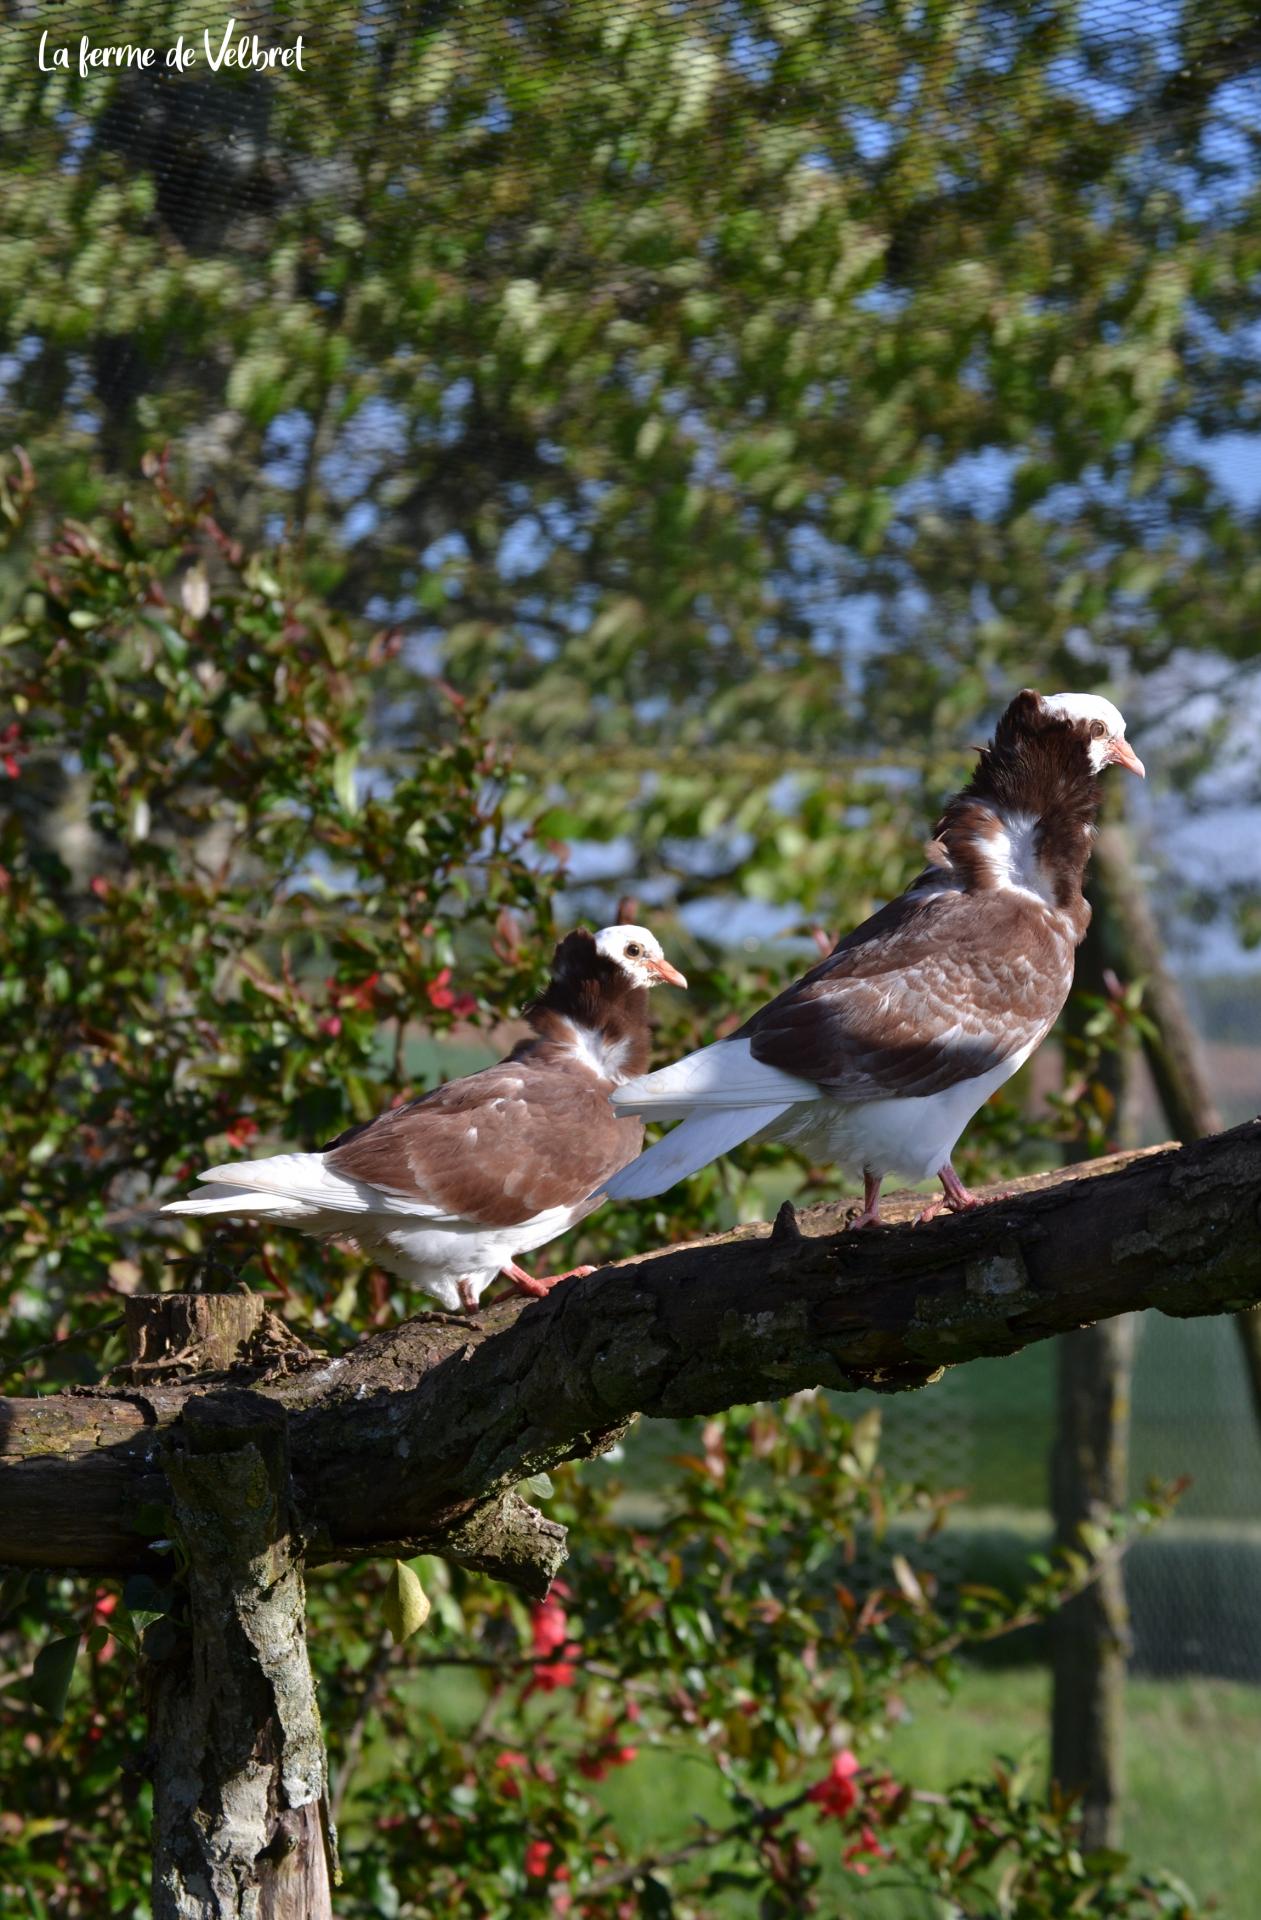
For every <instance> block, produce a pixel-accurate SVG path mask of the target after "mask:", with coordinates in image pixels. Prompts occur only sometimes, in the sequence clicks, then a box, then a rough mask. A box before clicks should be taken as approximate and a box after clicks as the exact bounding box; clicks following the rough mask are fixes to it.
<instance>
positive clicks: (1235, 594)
mask: <svg viewBox="0 0 1261 1920" xmlns="http://www.w3.org/2000/svg"><path fill="white" fill-rule="evenodd" d="M259 14H260V18H261V20H262V22H263V31H264V34H266V33H267V32H271V33H272V35H273V36H274V37H277V38H281V39H283V38H284V37H285V35H286V33H291V32H292V29H293V26H294V24H295V23H294V22H293V21H292V20H291V18H290V16H289V13H288V11H287V10H286V9H285V8H283V7H280V6H276V7H274V8H270V9H269V8H263V9H260V10H259ZM208 17H209V16H208V14H207V10H206V9H205V8H204V7H200V6H197V5H174V4H167V5H162V6H157V7H155V6H153V5H152V4H149V3H148V0H146V4H144V5H143V6H141V5H139V4H138V3H135V4H131V5H122V6H120V7H118V8H116V9H114V10H113V12H112V15H111V33H113V34H114V35H115V36H116V37H118V38H124V37H132V38H137V39H141V40H145V41H146V42H149V43H154V44H162V43H163V42H164V40H166V39H173V38H174V34H175V32H176V31H177V30H178V29H181V28H183V29H191V30H192V31H193V32H195V31H196V29H197V27H198V26H199V25H200V24H201V23H202V21H203V18H208ZM303 24H304V26H306V27H307V30H308V44H309V47H310V58H309V60H308V63H307V68H306V71H305V72H304V73H303V74H302V75H301V76H297V75H294V74H290V75H288V76H286V77H285V79H284V80H283V81H281V82H279V83H275V84H273V83H271V82H268V81H265V80H263V79H262V78H260V77H259V76H257V75H235V76H234V75H230V74H229V73H227V72H226V71H224V72H220V73H217V74H213V75H212V74H210V73H209V72H207V71H206V70H205V68H204V63H203V66H202V67H201V68H199V69H195V70H194V71H193V73H191V74H189V75H186V76H183V77H181V78H180V79H178V80H173V79H172V78H171V77H170V76H169V75H165V74H158V75H143V74H138V75H126V76H118V75H106V74H101V73H96V74H94V75H92V76H91V77H90V78H89V79H88V80H87V81H83V82H81V81H79V80H78V79H77V78H76V77H74V76H69V77H67V76H65V75H62V74H59V73H58V74H52V75H48V74H41V73H39V72H38V70H37V68H36V65H35V61H34V50H35V37H36V33H37V23H36V22H34V21H32V22H31V23H29V24H28V25H18V26H16V27H15V28H14V29H13V31H12V32H11V35H10V39H9V44H8V45H7V47H6V53H5V59H6V61H7V62H8V64H9V80H10V84H9V86H8V89H7V92H6V98H5V104H4V108H3V117H2V120H0V127H2V130H3V137H4V142H5V149H4V150H5V155H6V158H5V162H4V165H5V180H4V184H5V193H4V197H3V208H4V211H3V213H2V214H0V222H2V223H3V233H4V242H5V244H4V247H3V250H2V253H0V338H3V339H5V340H6V341H7V344H8V358H7V360H6V361H5V362H4V363H3V364H4V366H5V369H6V383H5V389H4V393H3V398H2V399H0V422H2V423H3V424H4V425H5V426H6V427H7V428H8V430H9V432H10V434H11V437H13V438H18V439H22V440H23V441H24V442H25V443H26V444H27V446H28V447H29V448H30V450H31V452H32V454H33V456H34V457H35V458H36V459H37V461H38V464H39V466H40V470H41V473H43V474H45V475H46V477H47V479H48V482H49V485H50V489H51V491H50V495H49V498H50V502H60V503H61V504H64V505H67V506H69V507H71V508H72V509H75V510H78V509H80V508H82V507H85V506H86V505H88V504H90V503H92V502H100V503H108V502H110V501H114V500H117V499H118V498H119V497H120V495H122V494H124V493H125V492H126V491H127V489H128V488H130V486H131V485H132V484H133V478H134V474H135V471H136V467H137V463H138V461H139V458H140V455H141V453H142V451H143V450H144V449H146V448H152V447H154V446H156V445H159V444H162V443H166V442H169V443H170V444H171V446H172V448H173V450H174V456H175V458H176V459H177V461H178V463H179V465H180V467H181V468H183V469H185V470H186V471H187V472H188V473H189V474H190V475H191V476H192V477H193V479H194V480H195V481H196V480H200V479H201V478H204V477H207V476H211V477H213V478H214V479H215V480H216V482H217V483H218V484H219V485H220V487H221V489H222V491H223V493H224V495H225V497H226V499H227V501H228V502H229V507H228V509H227V511H228V517H229V525H230V530H231V531H232V532H233V533H234V534H236V535H239V536H243V537H255V536H256V535H258V534H259V533H260V532H261V531H263V530H264V529H267V528H272V527H274V526H276V525H278V524H280V523H281V522H283V523H284V524H286V525H287V526H288V527H289V529H290V530H291V532H292V533H293V534H294V535H295V536H296V537H298V538H299V540H300V545H301V553H302V556H303V566H304V571H305V577H306V578H307V579H308V581H310V582H311V583H312V584H313V585H315V586H316V587H317V588H318V589H319V590H320V591H321V592H324V593H327V594H328V595H329V596H331V598H332V599H333V601H334V603H335V604H336V605H338V606H339V607H341V608H344V609H347V610H350V611H353V612H356V613H359V612H362V611H364V610H365V609H368V610H369V611H370V612H372V613H373V615H374V617H375V615H376V614H377V613H379V612H381V611H384V612H387V613H388V615H389V617H391V618H394V619H398V620H400V621H402V622H403V623H404V625H405V629H406V631H407V634H408V639H409V645H408V647H407V649H406V651H405V654H404V656H403V659H402V661H400V663H399V666H398V672H397V673H396V675H395V679H394V690H395V694H396V695H397V693H398V691H399V687H400V681H401V679H402V677H403V673H404V668H405V666H411V667H414V666H416V665H417V664H422V665H423V664H426V663H428V664H433V663H435V662H438V661H441V662H442V664H443V670H444V671H445V672H446V673H447V674H448V675H449V676H451V677H452V678H453V679H454V680H455V681H456V683H457V684H458V685H460V686H462V687H470V686H486V687H490V688H493V690H494V695H495V700H496V703H497V706H498V709H499V712H500V714H501V716H502V718H503V719H504V720H505V721H507V722H508V723H509V724H510V725H511V727H512V730H513V732H514V734H515V735H516V736H517V737H518V738H519V740H520V742H521V745H522V748H523V750H524V751H525V752H526V753H527V754H528V755H530V756H532V759H531V761H530V762H529V764H531V765H532V766H533V767H534V768H535V769H536V770H537V771H538V772H539V773H540V775H542V774H543V773H546V775H547V778H548V780H549V781H550V782H551V783H553V788H554V793H555V797H556V800H557V803H558V804H557V809H556V815H555V821H554V824H555V827H556V830H557V831H558V832H562V833H564V834H567V835H578V834H581V835H582V836H583V837H584V838H593V837H594V838H599V839H606V840H612V839H614V838H615V837H616V836H618V835H620V834H621V833H622V832H623V831H624V830H626V829H627V828H630V829H632V830H633V833H632V838H633V844H634V846H635V848H636V857H635V863H634V864H635V878H636V882H637V884H638V883H640V882H647V883H649V884H650V885H651V883H653V882H656V883H658V884H659V885H663V886H667V887H668V888H669V889H670V890H671V891H673V892H674V893H676V894H678V895H679V896H681V897H684V898H686V897H690V896H693V895H695V894H696V893H698V892H704V891H707V890H712V889H713V888H714V887H715V886H722V887H724V888H729V887H730V886H731V885H732V884H733V881H734V884H736V885H737V886H738V887H739V888H740V889H741V890H742V891H744V892H745V893H747V894H750V895H753V896H754V897H758V898H764V899H767V898H769V899H773V900H777V901H781V902H792V903H799V902H804V903H806V904H807V905H808V906H811V908H813V906H814V904H815V903H818V905H819V906H820V907H821V908H823V909H825V910H826V911H827V913H828V915H829V917H832V916H834V915H835V914H845V915H849V914H852V913H853V912H856V911H857V910H858V909H859V908H860V907H861V906H862V905H864V904H866V902H867V901H868V900H869V899H870V898H872V897H874V896H876V895H879V894H881V893H885V892H887V891H888V890H889V888H890V886H891V885H892V884H893V883H894V882H895V881H896V879H897V878H898V877H900V875H901V874H902V873H903V872H904V870H905V866H904V863H905V859H906V857H907V856H906V853H905V851H904V849H905V844H906V843H905V839H904V837H903V836H904V833H905V823H906V822H907V820H908V819H909V818H910V817H911V813H913V815H914V817H915V819H916V820H917V821H918V819H919V818H920V817H921V816H922V811H923V807H922V797H921V794H920V793H919V792H918V791H917V790H916V788H915V786H914V784H913V785H912V787H911V789H910V790H909V791H908V790H907V789H905V788H899V787H897V786H896V785H894V786H893V787H892V788H891V786H890V783H889V779H888V777H887V773H886V775H885V777H877V776H879V774H880V770H879V769H875V770H874V771H873V770H871V769H870V768H869V769H868V770H867V771H866V772H864V770H863V769H862V767H856V766H855V765H854V764H853V760H854V757H855V756H857V757H858V758H859V759H860V760H862V761H867V760H869V759H870V756H871V750H872V742H873V741H875V740H878V741H879V742H880V746H881V750H882V751H885V752H889V753H893V754H895V755H896V756H897V758H898V763H899V765H900V766H901V767H903V768H906V767H908V766H909V767H910V769H911V771H912V772H913V773H921V774H922V776H923V779H924V781H925V782H926V783H927V785H928V787H929V788H930V789H931V790H933V791H936V790H938V789H939V788H940V787H941V786H942V785H943V784H944V783H945V774H944V770H943V768H942V765H941V763H940V761H939V759H938V758H937V753H938V747H939V743H942V742H949V741H954V740H961V739H963V738H964V737H966V736H965V731H964V730H965V729H966V728H968V727H970V726H975V725H976V724H977V719H978V715H980V714H982V713H984V712H985V711H986V709H987V708H988V707H989V705H990V704H991V702H992V700H993V698H994V696H995V692H996V689H998V688H1002V689H1006V688H1009V687H1010V686H1011V684H1012V683H1013V682H1020V681H1023V680H1031V679H1032V680H1042V681H1044V682H1046V681H1055V682H1058V683H1074V682H1076V683H1083V682H1094V681H1098V680H1100V679H1113V680H1120V681H1124V682H1125V683H1126V690H1127V692H1128V693H1131V694H1137V691H1138V688H1139V685H1140V683H1142V682H1144V681H1146V682H1148V683H1150V686H1149V692H1148V693H1147V694H1146V695H1145V696H1144V699H1143V703H1142V704H1144V705H1146V706H1147V708H1148V710H1149V712H1150V713H1151V715H1152V717H1153V718H1154V717H1156V708H1157V695H1158V694H1159V698H1160V702H1161V704H1162V707H1163V705H1164V704H1165V703H1168V704H1170V705H1172V706H1174V707H1175V708H1176V706H1177V697H1176V696H1177V693H1178V691H1179V690H1181V689H1185V688H1186V687H1187V686H1188V685H1190V684H1191V683H1192V682H1194V683H1195V684H1197V685H1198V684H1203V683H1207V684H1210V685H1211V684H1214V682H1215V678H1216V680H1217V681H1218V683H1220V680H1221V679H1222V678H1223V677H1228V679H1229V684H1230V685H1231V688H1232V694H1233V695H1234V696H1235V697H1236V702H1237V701H1238V697H1239V695H1240V693H1241V684H1240V683H1241V677H1242V676H1243V675H1244V674H1245V673H1246V674H1248V675H1251V674H1254V673H1255V671H1256V667H1257V649H1256V643H1255V633H1256V628H1257V617H1258V611H1259V606H1261V575H1259V574H1258V571H1257V569H1256V566H1255V562H1254V556H1253V540H1252V535H1251V531H1250V527H1249V524H1248V516H1247V515H1246V514H1244V513H1242V512H1241V511H1239V510H1237V509H1236V508H1234V507H1233V506H1232V504H1231V502H1230V500H1229V499H1228V497H1227V496H1226V495H1225V494H1224V493H1223V492H1222V490H1221V488H1220V486H1219V485H1218V484H1217V482H1216V480H1215V478H1214V474H1215V471H1216V469H1215V466H1214V463H1213V461H1212V459H1211V457H1210V451H1209V450H1210V449H1211V444H1212V441H1213V439H1214V437H1215V436H1217V435H1219V434H1221V433H1222V432H1226V431H1229V432H1231V433H1236V434H1238V433H1247V432H1250V431H1252V430H1254V429H1255V428H1256V426H1257V424H1258V421H1257V408H1258V404H1259V403H1258V394H1261V380H1259V379H1258V372H1259V371H1261V363H1259V358H1258V357H1259V356H1261V345H1259V344H1258V336H1257V334H1256V331H1255V329H1254V328H1253V326H1252V321H1253V319H1254V308H1253V303H1252V301H1251V297H1250V295H1249V293H1248V292H1247V289H1248V288H1249V287H1250V286H1251V284H1252V283H1253V281H1254V278H1255V275H1256V272H1257V269H1258V266H1259V265H1261V239H1259V238H1258V235H1259V234H1261V222H1259V221H1258V219H1257V217H1256V216H1257V197H1258V176H1257V170H1256V166H1255V151H1256V139H1257V130H1256V124H1255V120H1254V119H1253V118H1251V117H1250V115H1249V113H1248V111H1247V101H1246V99H1244V98H1243V97H1242V95H1241V91H1240V89H1241V87H1242V85H1243V81H1242V79H1241V76H1243V75H1246V73H1247V71H1248V60H1249V57H1250V48H1251V46H1252V44H1253V38H1254V26H1253V23H1252V22H1251V13H1250V10H1249V9H1247V8H1245V7H1242V6H1239V5H1231V4H1229V3H1228V0H1213V4H1209V5H1205V6H1202V7H1197V8H1194V9H1187V10H1184V11H1183V12H1182V13H1181V14H1168V15H1165V14H1158V15H1152V16H1150V17H1149V16H1146V15H1145V16H1144V17H1143V18H1142V19H1141V20H1138V19H1133V20H1130V19H1129V17H1128V16H1127V24H1126V27H1125V30H1124V31H1122V30H1121V25H1120V16H1118V17H1117V18H1116V19H1113V18H1112V16H1110V15H1100V14H1099V13H1098V12H1097V10H1091V9H1085V10H1082V9H1079V8H1078V7H1077V6H1076V5H1072V4H1064V3H1062V0H1057V3H1056V4H1052V5H1049V6H1046V7H1039V8H1038V9H1036V10H1030V9H1029V8H1027V7H1023V6H1015V5H1008V4H986V3H981V0H978V4H976V5H973V6H969V7H966V8H964V9H962V10H960V9H959V8H958V7H929V8H927V9H926V10H924V11H923V12H922V13H916V14H910V13H908V12H907V10H906V9H905V8H904V7H902V6H900V5H894V4H889V5H884V4H880V5H870V6H863V7H861V8H855V7H853V6H851V5H850V4H848V0H774V3H772V0H731V4H729V5H725V6H723V7H721V8H713V7H709V6H700V5H698V6H695V7H688V6H683V7H678V8H674V7H671V8H665V7H663V6H662V5H660V4H658V0H592V4H588V5H584V6H582V7H580V8H560V7H556V6H553V5H551V4H548V0H527V4H525V5H523V6H519V7H513V8H512V9H499V8H496V7H487V6H483V7H479V8H476V9H468V8H461V7H447V6H435V5H431V4H430V5H404V4H397V5H393V6H389V7H382V8H373V9H371V10H370V11H369V12H366V13H364V12H361V10H359V9H355V8H341V7H333V6H328V7H318V6H317V7H315V8H314V9H308V10H307V12H306V13H305V14H304V16H303ZM229 136H230V137H229ZM413 684H414V682H413V681H412V680H411V679H410V678H409V679H408V685H409V686H411V685H413ZM408 710H409V709H408V702H407V700H404V701H403V703H402V704H401V705H400V704H397V703H396V704H395V705H394V706H393V707H392V708H391V713H392V717H393V720H394V723H395V725H396V726H398V727H401V728H403V729H405V728H406V726H407V714H408ZM1139 717H1140V718H1141V715H1140V716H1139ZM1229 718H1230V716H1229V714H1227V713H1225V712H1223V711H1221V710H1219V712H1218V717H1217V720H1216V721H1214V722H1213V723H1212V724H1211V725H1210V726H1208V727H1207V728H1206V726H1205V723H1204V719H1203V714H1202V712H1198V711H1197V713H1196V715H1195V724H1194V732H1193V735H1192V736H1191V737H1190V738H1189V739H1188V740H1187V741H1185V742H1184V743H1183V745H1184V749H1185V751H1184V753H1183V755H1182V758H1181V760H1180V762H1179V764H1180V765H1181V767H1182V771H1183V772H1184V774H1185V776H1186V777H1187V778H1188V779H1190V778H1192V777H1193V776H1194V775H1195V774H1197V773H1198V772H1200V771H1202V769H1203V767H1204V765H1205V764H1206V758H1207V756H1209V755H1210V754H1212V753H1216V754H1217V756H1218V757H1219V759H1220V756H1221V754H1222V752H1223V751H1224V743H1223V741H1222V739H1221V738H1219V733H1220V732H1221V731H1224V730H1228V722H1229ZM1169 726H1170V727H1171V726H1172V722H1170V723H1169ZM1167 730H1168V729H1167ZM1174 730H1175V731H1176V729H1174ZM928 740H931V741H932V742H933V743H934V744H933V746H932V747H931V748H927V747H926V745H925V742H926V741H928ZM593 749H598V762H597V761H594V760H593V758H592V752H593ZM1176 757H1177V756H1175V754H1174V752H1173V743H1172V741H1166V743H1165V751H1164V754H1163V757H1162V758H1163V765H1164V769H1165V772H1166V775H1168V774H1169V772H1170V770H1171V768H1172V766H1173V763H1174V760H1175V758H1176ZM597 768H598V777H596V775H597ZM786 774H792V775H793V776H794V777H793V779H792V781H791V782H790V783H788V784H786V783H785V779H784V776H785V775H786ZM1253 775H1254V777H1255V769H1253ZM649 776H651V777H649ZM789 798H791V801H792V808H791V814H792V817H791V818H786V817H785V811H784V803H785V801H786V800H787V799H789ZM842 808H844V809H854V808H862V809H864V814H863V818H864V824H865V826H866V832H865V834H864V836H863V841H862V845H861V846H857V845H856V846H855V847H854V849H853V857H852V862H847V866H846V871H845V872H844V873H843V874H841V873H838V871H837V863H836V861H835V859H834V857H833V854H832V851H831V848H830V846H828V844H827V836H826V835H825V834H824V832H823V828H824V826H825V823H827V822H829V821H832V820H834V819H835V818H836V817H837V815H838V812H839V811H840V810H841V809H842ZM908 808H909V809H910V812H908ZM893 815H896V816H898V819H899V822H900V826H899V829H898V830H896V831H895V829H894V827H893V825H892V824H891V816H893ZM846 817H848V818H851V819H853V818H855V817H857V816H856V815H855V814H854V813H853V812H849V813H847V815H846ZM646 897H649V898H652V897H655V893H650V894H648V895H647V896H646ZM1239 904H1240V907H1241V911H1242V910H1243V908H1244V906H1245V905H1246V903H1245V902H1242V901H1241V902H1240V903H1239Z"/></svg>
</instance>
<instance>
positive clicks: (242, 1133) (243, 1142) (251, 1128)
mask: <svg viewBox="0 0 1261 1920" xmlns="http://www.w3.org/2000/svg"><path fill="white" fill-rule="evenodd" d="M257 1133H258V1122H257V1120H255V1119H253V1118H252V1117H251V1116H250V1115H249V1114H248V1113H242V1114H238V1116H237V1118H236V1119H235V1120H234V1121H233V1122H232V1125H231V1126H230V1127H227V1128H225V1129H224V1138H225V1139H226V1141H227V1143H228V1145H229V1146H230V1147H236V1148H237V1149H238V1151H240V1150H241V1149H242V1148H244V1147H248V1145H249V1143H250V1141H251V1140H253V1139H254V1138H255V1136H256V1134H257Z"/></svg>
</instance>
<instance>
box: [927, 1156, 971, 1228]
mask: <svg viewBox="0 0 1261 1920" xmlns="http://www.w3.org/2000/svg"><path fill="white" fill-rule="evenodd" d="M937 1178H938V1179H939V1180H940V1181H941V1184H942V1186H943V1188H944V1189H945V1191H944V1192H943V1193H941V1194H940V1195H939V1196H938V1197H937V1199H936V1200H930V1201H929V1203H928V1205H927V1206H926V1207H925V1208H924V1211H923V1213H917V1214H916V1216H915V1224H916V1226H917V1227H922V1226H923V1225H924V1223H925V1221H926V1220H935V1219H936V1218H937V1215H938V1214H939V1213H966V1212H967V1211H968V1209H969V1208H970V1207H982V1206H984V1204H985V1202H984V1201H983V1200H978V1199H977V1196H976V1195H975V1194H974V1193H969V1192H968V1189H967V1188H966V1187H965V1186H964V1184H963V1182H962V1180H961V1179H960V1178H959V1176H958V1174H957V1173H956V1172H955V1170H954V1168H953V1167H952V1166H951V1164H950V1162H949V1160H947V1162H946V1164H945V1166H944V1167H939V1168H938V1169H937Z"/></svg>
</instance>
